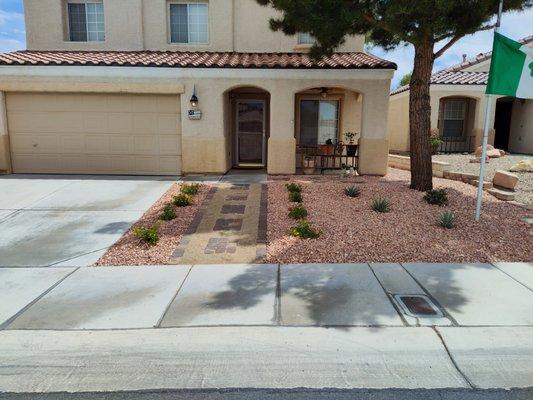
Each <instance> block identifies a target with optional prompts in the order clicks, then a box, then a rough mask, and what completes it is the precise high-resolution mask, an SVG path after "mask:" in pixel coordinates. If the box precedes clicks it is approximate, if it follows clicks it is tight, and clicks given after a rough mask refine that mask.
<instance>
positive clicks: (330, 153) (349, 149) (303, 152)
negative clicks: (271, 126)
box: [296, 144, 359, 172]
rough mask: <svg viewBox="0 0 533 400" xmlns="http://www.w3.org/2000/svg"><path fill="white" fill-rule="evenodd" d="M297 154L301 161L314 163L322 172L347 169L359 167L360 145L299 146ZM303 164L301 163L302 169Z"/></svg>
mask: <svg viewBox="0 0 533 400" xmlns="http://www.w3.org/2000/svg"><path fill="white" fill-rule="evenodd" d="M296 154H298V155H300V157H299V158H300V159H301V160H308V161H309V160H312V161H314V167H315V169H317V170H320V172H324V171H325V170H333V169H346V168H351V167H353V168H354V169H357V165H358V159H359V156H358V145H356V144H353V145H352V144H350V145H343V144H336V145H318V146H311V145H297V146H296ZM301 166H302V163H301V161H300V165H298V167H301Z"/></svg>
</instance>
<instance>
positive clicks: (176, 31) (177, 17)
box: [170, 3, 209, 44]
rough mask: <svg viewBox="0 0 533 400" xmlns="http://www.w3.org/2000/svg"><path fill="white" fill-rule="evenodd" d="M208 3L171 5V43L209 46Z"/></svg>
mask: <svg viewBox="0 0 533 400" xmlns="http://www.w3.org/2000/svg"><path fill="white" fill-rule="evenodd" d="M208 28H209V12H208V5H207V3H171V4H170V42H171V43H190V44H207V43H208V42H209V29H208Z"/></svg>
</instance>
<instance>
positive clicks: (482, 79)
mask: <svg viewBox="0 0 533 400" xmlns="http://www.w3.org/2000/svg"><path fill="white" fill-rule="evenodd" d="M488 76H489V74H488V73H487V72H468V71H457V72H454V71H441V72H437V73H436V74H433V75H431V85H486V84H487V78H488ZM407 90H409V85H405V86H401V87H399V88H398V89H396V90H394V91H393V92H392V93H391V95H393V94H398V93H402V92H405V91H407Z"/></svg>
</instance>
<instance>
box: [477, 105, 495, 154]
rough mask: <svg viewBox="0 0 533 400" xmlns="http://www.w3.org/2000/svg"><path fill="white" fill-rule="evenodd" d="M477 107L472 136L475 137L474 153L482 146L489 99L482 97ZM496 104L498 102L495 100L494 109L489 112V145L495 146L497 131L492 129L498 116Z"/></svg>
mask: <svg viewBox="0 0 533 400" xmlns="http://www.w3.org/2000/svg"><path fill="white" fill-rule="evenodd" d="M476 103H477V107H476V115H475V118H474V129H473V130H472V136H474V148H473V149H472V150H473V151H475V150H476V148H478V147H479V146H481V142H482V141H483V130H484V125H485V107H486V103H487V97H486V96H483V97H481V98H480V99H479V100H478V101H477V102H476ZM496 103H497V100H494V101H493V102H492V107H491V109H490V110H489V113H490V118H489V126H490V127H491V128H489V142H488V143H489V144H490V145H494V137H495V135H496V131H495V130H494V129H493V128H492V127H493V126H494V118H495V116H496Z"/></svg>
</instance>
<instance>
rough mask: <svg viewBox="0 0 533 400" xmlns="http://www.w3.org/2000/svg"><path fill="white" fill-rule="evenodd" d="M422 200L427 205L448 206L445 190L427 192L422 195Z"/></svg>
mask: <svg viewBox="0 0 533 400" xmlns="http://www.w3.org/2000/svg"><path fill="white" fill-rule="evenodd" d="M424 200H426V201H427V202H428V203H429V204H437V205H439V206H444V205H446V204H448V193H446V190H445V189H432V190H428V191H427V192H426V194H425V195H424Z"/></svg>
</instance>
